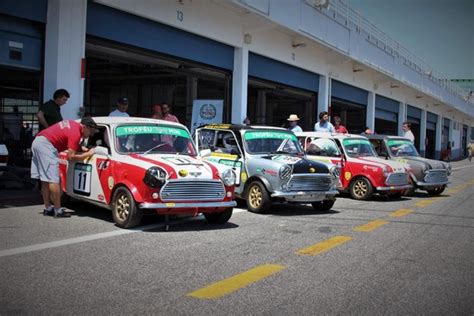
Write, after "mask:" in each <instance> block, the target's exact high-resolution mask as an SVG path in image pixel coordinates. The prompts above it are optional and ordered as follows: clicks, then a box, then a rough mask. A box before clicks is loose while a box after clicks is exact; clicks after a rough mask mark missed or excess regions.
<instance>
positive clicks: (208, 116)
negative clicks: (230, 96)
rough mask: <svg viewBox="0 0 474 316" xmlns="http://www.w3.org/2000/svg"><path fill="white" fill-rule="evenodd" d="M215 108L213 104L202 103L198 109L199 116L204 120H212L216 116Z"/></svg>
mask: <svg viewBox="0 0 474 316" xmlns="http://www.w3.org/2000/svg"><path fill="white" fill-rule="evenodd" d="M216 113H217V109H216V107H215V106H214V105H213V104H203V105H201V108H200V109H199V116H200V117H201V118H202V119H204V120H212V119H213V118H215V117H216Z"/></svg>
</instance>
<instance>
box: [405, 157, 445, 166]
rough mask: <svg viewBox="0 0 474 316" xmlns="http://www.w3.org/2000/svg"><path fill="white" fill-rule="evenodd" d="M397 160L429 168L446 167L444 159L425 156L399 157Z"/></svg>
mask: <svg viewBox="0 0 474 316" xmlns="http://www.w3.org/2000/svg"><path fill="white" fill-rule="evenodd" d="M396 160H397V161H400V162H405V163H408V164H409V165H410V166H420V167H423V166H428V168H429V169H446V168H447V167H446V165H445V164H444V163H443V162H442V161H438V160H433V159H428V158H423V157H409V156H406V157H397V158H396Z"/></svg>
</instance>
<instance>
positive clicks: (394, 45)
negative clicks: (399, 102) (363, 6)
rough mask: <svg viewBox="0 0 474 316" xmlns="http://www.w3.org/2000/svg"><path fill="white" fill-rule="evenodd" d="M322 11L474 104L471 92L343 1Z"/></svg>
mask: <svg viewBox="0 0 474 316" xmlns="http://www.w3.org/2000/svg"><path fill="white" fill-rule="evenodd" d="M321 11H322V12H323V13H325V14H326V15H328V16H330V17H332V18H333V19H334V20H335V21H338V19H337V16H340V17H341V18H343V19H345V20H346V25H347V24H349V22H351V23H353V24H354V25H355V27H356V31H357V32H358V33H362V31H364V32H366V33H367V36H368V39H369V40H372V41H374V42H375V43H376V45H377V46H378V47H379V48H381V49H384V50H385V51H386V52H387V53H389V54H392V55H393V56H394V57H397V58H399V59H402V60H403V62H404V63H405V65H407V66H409V67H411V68H412V69H414V70H416V71H417V72H419V73H420V74H422V75H423V76H424V77H426V78H427V79H429V80H431V81H432V82H434V83H435V84H437V85H438V86H440V87H443V88H445V89H447V90H448V91H449V92H451V93H452V94H453V95H455V96H457V97H459V98H461V99H462V100H463V101H465V102H469V103H471V104H474V98H472V97H471V98H470V97H469V96H470V93H469V91H467V90H465V89H463V88H462V87H461V86H459V85H458V84H456V83H455V82H452V81H451V80H450V79H449V78H448V77H447V76H446V75H444V74H442V73H441V72H439V71H437V70H435V69H433V67H431V66H430V65H428V63H426V62H425V61H423V60H422V59H421V58H420V57H418V56H416V55H414V54H413V53H411V52H410V51H409V50H408V49H406V48H405V47H403V46H402V45H401V44H400V43H399V42H397V41H395V40H394V39H392V38H391V37H390V36H389V35H387V34H386V33H384V32H383V31H382V30H380V29H379V28H377V27H376V26H375V25H374V24H372V23H371V22H370V21H368V20H367V19H366V18H365V17H363V16H362V15H361V14H360V13H358V12H357V11H355V10H354V9H352V8H351V7H350V6H349V5H347V4H346V3H345V2H344V1H343V0H330V1H329V7H328V8H327V9H324V10H321ZM331 11H333V12H331ZM331 13H332V14H331Z"/></svg>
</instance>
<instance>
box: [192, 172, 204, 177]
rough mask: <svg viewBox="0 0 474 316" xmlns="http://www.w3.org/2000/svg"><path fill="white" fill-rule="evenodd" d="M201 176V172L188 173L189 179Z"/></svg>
mask: <svg viewBox="0 0 474 316" xmlns="http://www.w3.org/2000/svg"><path fill="white" fill-rule="evenodd" d="M201 174H202V172H190V173H189V175H190V176H191V177H195V178H197V177H199V176H200V175H201Z"/></svg>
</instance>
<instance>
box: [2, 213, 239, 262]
mask: <svg viewBox="0 0 474 316" xmlns="http://www.w3.org/2000/svg"><path fill="white" fill-rule="evenodd" d="M245 211H247V210H245V209H234V213H241V212H245ZM196 219H203V217H202V215H201V216H198V217H190V218H184V219H181V220H177V221H172V222H170V225H175V224H183V223H187V222H191V221H193V220H196ZM165 225H166V223H159V224H151V225H146V226H140V227H137V228H134V229H120V230H113V231H110V232H105V233H98V234H93V235H86V236H81V237H75V238H69V239H63V240H57V241H51V242H46V243H42V244H36V245H30V246H25V247H18V248H11V249H6V250H0V258H2V257H8V256H13V255H18V254H22V253H28V252H33V251H38V250H44V249H50V248H56V247H61V246H68V245H73V244H78V243H81V242H86V241H92V240H98V239H103V238H110V237H115V236H121V235H128V234H133V233H139V232H145V231H147V230H152V229H156V228H162V227H164V226H165Z"/></svg>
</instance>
